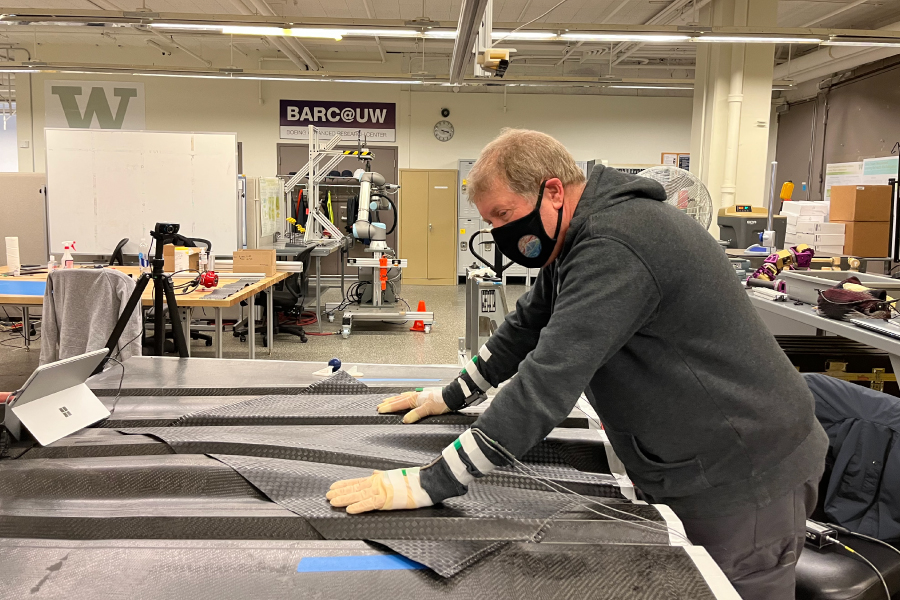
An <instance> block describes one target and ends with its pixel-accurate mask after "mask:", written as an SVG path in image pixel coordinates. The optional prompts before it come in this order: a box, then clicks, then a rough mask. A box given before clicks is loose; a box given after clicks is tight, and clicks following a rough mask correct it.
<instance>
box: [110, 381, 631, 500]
mask: <svg viewBox="0 0 900 600" xmlns="http://www.w3.org/2000/svg"><path fill="white" fill-rule="evenodd" d="M344 398H346V397H344ZM358 398H369V396H358ZM465 429H466V427H465V426H463V425H430V424H429V425H421V424H417V425H415V426H409V427H397V426H395V425H307V426H262V427H245V426H240V427H231V426H221V427H155V428H129V429H120V430H119V431H121V432H122V433H125V434H140V435H150V436H154V437H156V438H159V439H161V440H163V441H164V442H166V444H168V445H170V446H171V447H172V448H173V449H174V450H175V451H176V452H178V453H179V454H213V453H220V454H236V455H242V456H261V457H267V458H280V459H290V460H303V461H311V462H319V463H330V464H338V465H346V466H351V467H364V468H367V469H382V470H385V469H395V468H399V467H409V466H415V465H424V464H427V463H429V462H431V461H432V460H434V459H435V458H436V457H437V456H439V455H440V452H441V450H443V449H444V448H446V447H447V446H448V445H450V444H451V443H453V441H454V440H455V439H456V438H457V437H458V436H459V435H460V434H461V433H462V432H463V431H465ZM589 435H590V434H589ZM569 445H576V446H578V450H577V451H576V454H577V453H578V452H581V453H582V454H585V455H586V454H587V450H586V448H593V450H594V454H595V455H597V456H602V457H604V461H605V452H604V450H603V445H602V443H601V442H600V438H599V437H596V443H594V444H590V443H588V442H586V441H581V442H577V441H571V440H554V439H549V440H545V441H544V442H542V443H541V444H539V445H538V446H536V447H535V448H534V449H532V450H531V451H530V452H529V453H528V454H527V455H526V456H525V457H524V458H523V460H524V461H525V462H526V463H528V464H529V466H531V467H532V468H533V469H534V470H535V471H536V472H537V473H538V474H539V475H541V476H542V477H547V478H549V479H552V480H553V481H556V482H558V483H560V484H562V485H565V486H566V487H568V488H570V489H572V490H573V491H576V492H578V493H581V494H590V495H593V496H601V497H607V498H621V497H622V496H621V494H620V492H619V488H618V486H617V484H616V481H615V479H614V478H613V477H612V476H611V475H607V474H602V475H601V474H598V473H586V472H582V471H579V470H577V469H574V468H572V466H571V465H569V464H568V462H567V461H566V459H565V458H564V456H563V455H562V454H561V452H560V448H565V447H566V446H569ZM579 460H580V462H582V463H585V462H587V461H588V459H587V457H586V456H584V457H580V459H579ZM591 466H595V467H596V466H597V465H591ZM484 481H485V482H487V483H491V484H493V485H502V486H506V487H517V488H522V489H533V490H542V491H543V490H545V489H546V486H545V485H543V484H541V483H539V482H536V481H534V480H532V479H531V478H528V477H525V476H524V475H521V474H520V473H518V472H516V471H515V470H514V469H513V468H512V467H508V468H507V467H501V468H500V469H498V470H497V471H495V472H494V473H491V474H490V475H488V476H487V477H486V478H485V480H484Z"/></svg>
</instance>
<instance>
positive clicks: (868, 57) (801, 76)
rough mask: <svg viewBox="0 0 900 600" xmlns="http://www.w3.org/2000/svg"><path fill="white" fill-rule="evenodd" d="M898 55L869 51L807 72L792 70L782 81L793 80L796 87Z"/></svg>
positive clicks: (893, 51)
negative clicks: (805, 82)
mask: <svg viewBox="0 0 900 600" xmlns="http://www.w3.org/2000/svg"><path fill="white" fill-rule="evenodd" d="M898 54H900V49H898V48H872V49H867V50H864V51H863V52H857V53H855V54H852V55H850V56H847V57H844V58H838V59H836V60H832V61H831V62H829V63H827V64H824V65H822V66H820V67H817V68H813V69H810V70H807V71H803V72H802V73H794V72H793V69H791V71H792V72H791V74H790V76H786V77H782V78H781V79H782V80H791V81H792V82H793V83H794V85H796V84H798V83H803V82H804V81H811V80H813V79H819V78H822V77H828V76H829V75H833V74H834V73H837V72H838V71H849V70H850V69H855V68H856V67H859V66H862V65H865V64H868V63H870V62H875V61H876V60H883V59H885V58H890V57H892V56H896V55H898ZM780 66H783V65H780ZM776 68H777V67H776ZM775 79H776V80H777V79H778V77H776V78H775Z"/></svg>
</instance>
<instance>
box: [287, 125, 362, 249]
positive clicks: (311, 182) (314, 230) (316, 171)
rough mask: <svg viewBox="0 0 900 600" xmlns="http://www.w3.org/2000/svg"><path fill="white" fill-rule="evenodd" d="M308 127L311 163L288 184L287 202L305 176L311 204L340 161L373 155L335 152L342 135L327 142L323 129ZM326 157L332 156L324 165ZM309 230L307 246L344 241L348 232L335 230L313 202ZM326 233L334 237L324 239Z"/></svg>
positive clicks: (348, 151)
mask: <svg viewBox="0 0 900 600" xmlns="http://www.w3.org/2000/svg"><path fill="white" fill-rule="evenodd" d="M308 127H309V162H308V163H306V166H305V167H303V168H302V169H300V170H299V171H297V173H295V174H294V175H293V176H292V177H291V178H290V179H288V180H287V182H286V183H285V184H284V194H285V199H287V198H288V197H289V195H290V193H291V190H293V189H294V187H296V186H297V185H298V184H299V183H300V181H301V180H302V179H303V178H304V177H307V182H306V197H307V202H309V198H318V197H319V184H320V183H322V181H323V180H324V179H325V178H326V177H327V176H328V173H330V172H331V170H332V168H333V167H335V166H336V165H337V164H338V163H339V162H341V161H342V160H344V159H345V158H347V157H349V156H356V157H359V156H371V152H369V151H368V150H363V149H358V150H335V147H336V146H337V145H338V144H340V143H341V136H340V135H339V134H335V135H334V137H332V138H331V139H329V140H328V141H326V142H323V141H321V140H320V138H319V128H318V127H316V126H315V125H309V126H308ZM326 157H328V162H326V163H325V164H324V166H322V164H320V163H322V161H323V159H325V158H326ZM305 227H306V233H304V234H303V241H304V243H306V244H315V243H317V242H330V241H340V240H341V239H343V238H344V237H345V236H344V233H343V232H342V231H341V230H340V229H338V228H337V227H335V225H334V223H332V222H331V221H329V220H328V219H327V218H326V217H325V215H323V214H322V211H321V210H319V207H318V205H317V204H314V203H309V216H308V217H307V218H306V225H305ZM324 231H328V232H329V233H330V234H331V236H332V237H331V238H325V237H323V235H322V234H323V232H324Z"/></svg>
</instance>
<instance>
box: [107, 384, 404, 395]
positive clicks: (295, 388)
mask: <svg viewBox="0 0 900 600" xmlns="http://www.w3.org/2000/svg"><path fill="white" fill-rule="evenodd" d="M306 389H307V386H302V385H290V386H282V385H279V386H252V387H249V386H248V387H128V386H127V385H126V386H125V387H123V388H122V394H121V395H123V396H124V395H128V396H273V395H291V394H302V393H303V392H305V391H306ZM370 389H371V390H378V391H379V392H383V393H384V394H385V395H386V396H393V395H395V394H400V393H402V392H408V391H409V387H408V386H406V387H396V386H384V387H382V386H374V387H372V388H370ZM92 391H93V392H94V395H95V396H97V397H98V398H103V397H114V396H115V395H116V392H117V391H118V388H117V387H113V388H97V389H93V388H92Z"/></svg>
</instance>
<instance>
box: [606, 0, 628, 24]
mask: <svg viewBox="0 0 900 600" xmlns="http://www.w3.org/2000/svg"><path fill="white" fill-rule="evenodd" d="M629 2H631V0H622V3H621V4H619V5H618V6H617V7H615V8H614V9H612V11H610V13H609V14H608V15H606V16H605V17H603V22H604V23H609V20H610V19H612V18H613V17H614V16H616V13H618V12H619V11H620V10H622V9H623V8H625V7H626V6H627V5H628V3H629Z"/></svg>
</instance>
